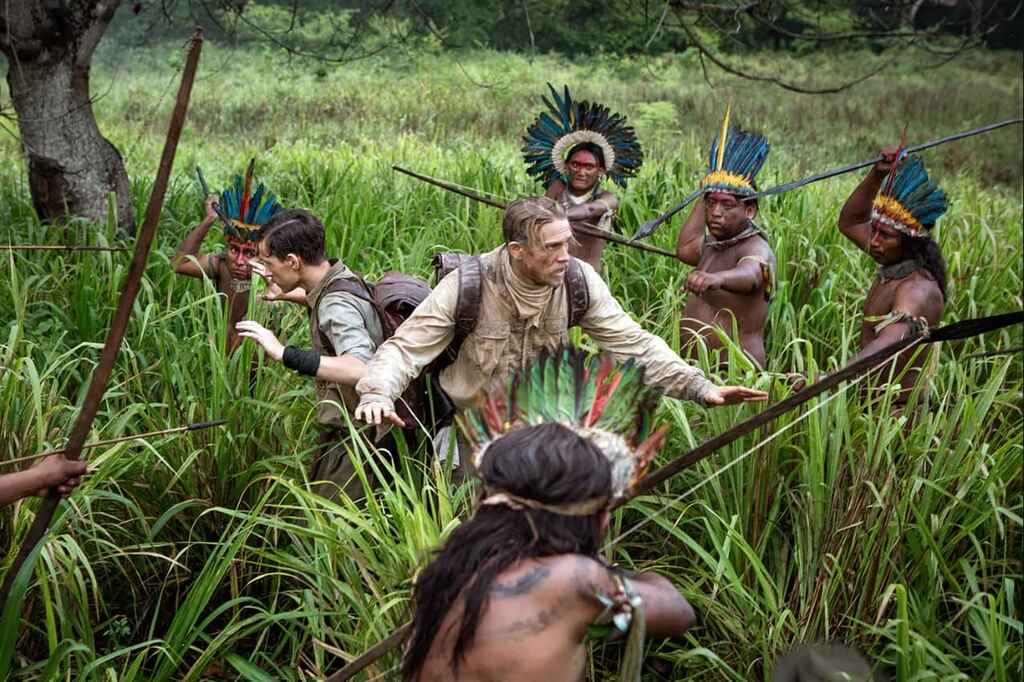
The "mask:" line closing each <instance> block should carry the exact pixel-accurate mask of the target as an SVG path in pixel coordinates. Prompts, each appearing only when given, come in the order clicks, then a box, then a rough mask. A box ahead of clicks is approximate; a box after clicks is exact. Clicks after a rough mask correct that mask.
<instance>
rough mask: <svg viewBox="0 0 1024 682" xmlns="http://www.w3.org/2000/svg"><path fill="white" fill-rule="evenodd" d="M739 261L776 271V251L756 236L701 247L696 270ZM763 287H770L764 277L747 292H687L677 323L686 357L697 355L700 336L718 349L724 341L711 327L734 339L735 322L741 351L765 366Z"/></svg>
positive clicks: (717, 269) (713, 270) (765, 302)
mask: <svg viewBox="0 0 1024 682" xmlns="http://www.w3.org/2000/svg"><path fill="white" fill-rule="evenodd" d="M741 261H743V262H744V263H747V262H753V263H758V262H764V263H767V264H768V265H769V269H770V271H771V272H774V270H775V254H774V253H773V252H772V249H771V247H770V246H768V242H767V241H765V240H764V239H763V238H761V237H759V236H753V237H750V238H747V239H744V240H743V241H740V242H738V243H736V244H734V245H732V246H729V247H726V248H722V249H715V248H709V247H706V246H705V247H704V248H702V249H701V253H700V260H699V261H698V262H697V268H696V269H697V270H698V271H702V272H708V273H718V272H724V271H727V270H732V269H734V268H736V267H737V266H738V265H740V263H741ZM766 274H767V276H769V277H770V276H771V275H770V274H768V273H766ZM766 286H770V282H768V281H766V280H764V279H763V280H762V283H761V286H759V287H757V288H756V289H755V290H754V291H752V292H750V293H736V292H732V291H728V290H726V289H721V288H720V289H714V290H711V291H707V292H705V293H704V294H703V295H700V296H698V295H696V294H692V293H691V294H689V295H688V297H687V300H686V305H685V307H684V308H683V313H682V318H683V319H682V321H681V322H680V332H681V338H680V341H681V344H682V346H683V348H684V353H685V354H686V355H687V356H688V357H692V356H694V355H695V354H696V349H697V343H696V340H697V338H702V339H703V340H704V343H705V344H706V345H707V347H708V349H709V350H712V351H715V350H718V349H721V348H722V347H723V345H724V344H723V343H722V341H721V340H720V339H719V338H718V336H717V334H716V333H715V332H714V330H713V329H712V327H717V328H719V329H722V330H723V331H725V333H726V335H728V336H729V338H734V339H737V335H734V333H733V329H734V325H735V329H736V331H737V332H738V339H737V340H738V341H739V343H740V346H741V347H742V348H743V350H744V352H746V353H747V354H748V355H749V356H750V357H751V358H753V360H754V361H755V362H757V363H758V365H760V366H761V367H764V365H765V349H764V326H765V322H766V320H767V319H768V300H767V297H766V296H765V287H766ZM734 320H735V321H734Z"/></svg>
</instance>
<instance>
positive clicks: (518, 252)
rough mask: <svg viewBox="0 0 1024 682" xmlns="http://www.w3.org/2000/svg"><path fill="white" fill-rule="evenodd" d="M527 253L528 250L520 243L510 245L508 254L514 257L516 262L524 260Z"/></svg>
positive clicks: (510, 243)
mask: <svg viewBox="0 0 1024 682" xmlns="http://www.w3.org/2000/svg"><path fill="white" fill-rule="evenodd" d="M525 252H526V250H525V249H524V248H523V245H522V244H520V243H519V242H509V243H508V254H509V255H510V256H512V258H514V259H515V260H522V259H523V255H524V254H525Z"/></svg>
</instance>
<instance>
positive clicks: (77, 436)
mask: <svg viewBox="0 0 1024 682" xmlns="http://www.w3.org/2000/svg"><path fill="white" fill-rule="evenodd" d="M202 46H203V32H202V29H196V31H195V33H194V34H193V35H192V39H191V40H190V41H189V48H188V55H187V56H186V58H185V69H184V72H183V73H182V76H181V85H180V86H179V88H178V96H177V98H176V100H175V103H174V110H173V112H172V113H171V122H170V125H169V126H168V129H167V140H166V141H165V143H164V150H163V154H162V155H161V157H160V167H159V169H158V170H157V174H156V181H155V182H154V183H153V191H152V193H151V194H150V195H149V204H148V205H147V206H146V215H145V217H144V218H143V221H142V229H141V230H140V231H139V237H138V240H137V241H136V242H135V255H134V256H132V262H131V266H130V267H129V269H128V276H127V277H126V278H125V282H124V286H123V287H122V289H121V297H120V298H119V299H118V301H117V309H116V310H115V311H114V317H113V320H111V323H110V332H109V333H108V334H107V340H106V343H104V344H103V350H102V352H101V353H100V360H99V364H97V365H96V370H95V371H94V372H93V375H92V381H91V382H90V383H89V390H88V392H87V393H86V395H85V400H84V401H83V402H82V409H81V410H80V411H79V413H78V418H77V419H76V420H75V424H74V426H73V427H72V429H71V435H70V436H69V437H68V444H67V445H66V446H65V448H64V456H65V457H67V458H68V459H78V458H79V456H80V454H81V452H82V446H83V445H84V443H85V438H86V436H88V435H89V429H90V427H91V426H92V422H93V420H94V419H95V418H96V413H97V412H98V411H99V407H100V401H101V400H102V399H103V394H104V392H105V391H106V388H107V383H108V382H109V380H110V374H111V372H112V371H113V369H114V362H115V361H116V360H117V354H118V352H119V351H120V349H121V341H122V340H123V339H124V333H125V329H126V328H127V326H128V318H129V317H131V313H132V305H133V304H134V303H135V297H136V296H137V295H138V293H139V287H140V284H141V282H142V274H143V272H144V271H145V269H146V258H147V256H148V255H149V249H150V246H151V245H152V244H153V237H154V236H155V235H156V227H157V223H158V222H159V219H160V210H161V208H162V207H163V202H164V195H165V194H166V192H167V183H168V181H169V180H170V177H171V167H172V166H173V165H174V154H175V152H176V151H177V148H178V139H179V138H180V137H181V129H182V126H184V124H185V114H186V112H187V111H188V101H189V96H190V95H191V93H192V83H193V81H194V80H195V75H196V67H197V65H198V64H199V53H200V51H201V50H202ZM59 503H60V496H59V495H58V494H57V492H56V490H54V489H51V490H50V491H49V492H48V494H47V497H46V499H45V500H43V502H42V504H41V505H40V507H39V511H38V512H37V513H36V518H35V520H34V521H33V522H32V527H31V528H29V531H28V534H27V535H26V536H25V541H24V542H23V543H22V545H21V548H20V549H19V550H18V556H17V557H15V559H14V563H13V564H11V567H10V568H9V569H7V575H6V576H4V583H3V587H2V588H0V608H5V607H6V606H7V605H8V597H9V595H10V592H11V588H12V586H13V585H14V581H15V580H16V579H17V580H25V581H27V580H28V577H29V575H30V574H31V570H32V567H31V564H26V559H27V558H28V556H29V555H30V554H31V553H32V552H33V551H34V549H35V547H36V545H37V544H38V543H39V541H40V540H41V539H42V538H43V535H45V534H46V529H47V527H48V526H49V525H50V519H52V518H53V514H54V512H55V511H56V510H57V505H58V504H59Z"/></svg>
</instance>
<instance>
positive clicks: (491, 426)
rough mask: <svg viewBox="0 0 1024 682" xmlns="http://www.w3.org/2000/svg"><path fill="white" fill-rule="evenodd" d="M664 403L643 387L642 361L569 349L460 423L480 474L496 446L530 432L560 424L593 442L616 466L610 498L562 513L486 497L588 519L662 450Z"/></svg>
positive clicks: (500, 496)
mask: <svg viewBox="0 0 1024 682" xmlns="http://www.w3.org/2000/svg"><path fill="white" fill-rule="evenodd" d="M660 398H661V391H660V390H658V389H654V388H651V387H649V386H646V385H645V384H644V370H643V367H641V366H640V365H638V364H636V362H635V361H633V360H629V361H628V362H626V363H624V364H619V363H616V362H615V361H614V360H612V358H611V356H610V355H607V354H602V355H598V356H594V357H591V358H587V356H586V353H585V352H584V351H582V350H580V349H578V348H572V347H569V346H563V347H561V348H559V349H557V350H555V351H549V352H544V353H542V354H541V355H540V356H539V357H538V358H537V359H536V360H535V361H534V362H533V363H532V364H531V365H530V366H528V367H527V368H526V369H524V370H522V371H521V372H519V373H517V374H515V375H513V376H511V377H510V378H508V379H507V380H505V381H503V382H499V383H497V384H495V385H493V386H492V388H490V389H485V390H484V391H482V392H481V394H480V395H479V396H478V397H477V406H476V407H475V408H474V409H472V410H467V411H465V412H462V413H460V414H459V415H458V417H457V418H456V419H457V420H458V423H459V427H460V428H461V429H462V432H463V434H465V436H466V439H467V440H468V441H469V443H470V445H471V446H472V449H473V463H474V466H475V467H476V468H477V470H479V469H480V463H481V462H482V461H483V457H484V454H485V453H486V451H487V449H488V447H489V446H490V445H491V443H494V442H495V441H497V440H498V439H500V438H501V437H503V436H505V435H507V434H509V433H511V432H512V431H515V430H518V429H521V428H525V427H528V426H536V425H539V424H546V423H549V422H557V423H559V424H562V425H563V426H565V427H567V428H570V429H572V430H573V431H575V432H576V433H577V434H579V435H580V436H581V437H582V438H586V439H587V440H589V441H590V442H591V443H593V444H594V446H595V447H597V449H598V450H600V451H601V452H602V453H603V454H604V456H605V457H607V458H608V461H609V463H610V464H611V467H612V494H611V497H610V498H599V499H594V500H586V501H583V502H578V503H573V504H570V505H560V506H558V505H545V504H541V503H539V502H536V501H531V500H524V499H520V498H518V497H515V496H513V495H510V494H509V493H506V492H505V491H497V490H488V491H487V492H488V494H489V496H490V497H491V498H496V499H497V501H498V502H504V503H508V504H510V505H511V506H513V507H515V506H517V505H519V506H527V507H532V508H539V509H546V510H548V511H552V512H555V513H559V514H566V515H589V514H593V513H596V512H597V511H600V510H601V509H605V508H607V507H608V506H609V505H610V504H611V503H612V502H614V501H615V500H616V499H618V498H620V497H622V496H623V495H625V493H626V492H627V491H628V490H629V489H630V488H631V487H632V486H633V485H634V484H635V483H636V482H637V481H638V480H639V479H640V478H641V477H642V476H643V473H644V472H645V471H646V469H647V465H648V464H650V462H651V460H652V459H653V458H654V455H655V454H656V453H657V451H658V448H660V447H661V444H662V442H663V440H664V437H665V431H666V428H667V427H662V428H660V429H657V430H652V415H653V414H654V410H655V408H656V407H657V404H658V400H659V399H660ZM484 483H485V484H486V483H487V481H484Z"/></svg>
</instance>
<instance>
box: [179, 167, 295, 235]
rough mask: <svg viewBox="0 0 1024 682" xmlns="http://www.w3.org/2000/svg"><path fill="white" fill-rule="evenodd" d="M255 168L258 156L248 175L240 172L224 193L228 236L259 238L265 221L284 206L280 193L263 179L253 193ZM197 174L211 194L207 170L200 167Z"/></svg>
mask: <svg viewBox="0 0 1024 682" xmlns="http://www.w3.org/2000/svg"><path fill="white" fill-rule="evenodd" d="M255 168H256V159H251V160H250V161H249V166H248V167H247V168H246V169H245V178H244V179H243V178H242V176H241V175H236V176H235V183H234V185H233V186H231V187H227V188H225V190H224V191H223V192H221V193H220V203H219V205H218V206H217V214H218V215H219V216H220V218H221V222H223V223H224V234H225V236H228V237H234V238H235V239H242V240H245V241H251V242H258V241H259V240H260V238H261V237H262V235H263V223H265V222H267V221H268V220H270V218H271V217H272V216H273V215H274V214H275V213H277V212H278V211H280V210H282V209H283V207H282V206H281V204H279V203H278V201H277V197H275V196H274V195H273V194H271V193H269V192H267V191H266V190H267V188H266V186H264V184H263V183H262V182H261V183H260V184H259V185H257V186H256V192H255V193H253V191H252V177H253V171H254V170H255ZM196 175H197V176H198V177H199V184H200V185H201V186H202V188H203V193H204V194H205V195H206V196H209V193H210V190H209V187H208V186H207V185H206V180H205V179H204V178H203V172H202V171H201V170H199V169H198V168H196ZM264 194H266V196H264Z"/></svg>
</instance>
